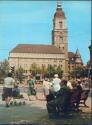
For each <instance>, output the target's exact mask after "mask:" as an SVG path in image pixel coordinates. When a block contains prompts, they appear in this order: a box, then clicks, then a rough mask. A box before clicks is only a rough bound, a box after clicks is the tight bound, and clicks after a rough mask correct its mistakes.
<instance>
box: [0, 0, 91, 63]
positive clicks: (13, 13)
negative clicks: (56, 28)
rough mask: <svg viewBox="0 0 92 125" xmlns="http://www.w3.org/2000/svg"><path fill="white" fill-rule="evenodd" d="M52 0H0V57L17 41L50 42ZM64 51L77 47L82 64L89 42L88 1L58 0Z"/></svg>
mask: <svg viewBox="0 0 92 125" xmlns="http://www.w3.org/2000/svg"><path fill="white" fill-rule="evenodd" d="M56 6H57V4H56V1H50V0H49V1H0V61H3V60H4V59H8V57H9V52H10V51H11V49H13V48H14V47H15V46H16V45H17V44H49V45H50V44H51V43H52V36H51V32H52V29H53V16H54V13H55V11H56ZM62 8H63V11H64V12H65V16H66V19H67V20H66V23H67V30H68V51H72V52H76V49H77V48H78V49H79V51H80V54H81V57H82V60H83V62H84V64H86V63H87V62H88V60H89V49H88V46H89V45H90V42H91V1H62Z"/></svg>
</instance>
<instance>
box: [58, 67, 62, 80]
mask: <svg viewBox="0 0 92 125" xmlns="http://www.w3.org/2000/svg"><path fill="white" fill-rule="evenodd" d="M57 74H58V75H59V77H60V78H62V75H63V70H62V67H61V66H60V65H59V66H58V67H57Z"/></svg>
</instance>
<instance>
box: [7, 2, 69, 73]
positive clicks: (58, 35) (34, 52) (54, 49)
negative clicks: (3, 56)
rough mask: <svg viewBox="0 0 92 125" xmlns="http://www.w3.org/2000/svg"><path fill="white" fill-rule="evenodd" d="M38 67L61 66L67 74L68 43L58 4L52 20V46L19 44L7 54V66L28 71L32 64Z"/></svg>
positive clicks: (62, 14)
mask: <svg viewBox="0 0 92 125" xmlns="http://www.w3.org/2000/svg"><path fill="white" fill-rule="evenodd" d="M34 63H35V64H37V66H39V67H42V66H44V67H48V65H52V66H61V68H62V70H63V72H64V74H67V73H68V42H67V27H66V17H65V14H64V12H63V10H62V7H61V5H60V4H57V8H56V12H55V14H54V18H53V30H52V45H31V44H19V45H17V46H16V47H15V48H14V49H12V50H11V51H10V53H9V64H10V66H11V67H13V66H14V67H15V69H18V68H19V67H20V66H21V67H22V68H23V69H24V70H26V71H29V70H30V67H31V66H32V64H34Z"/></svg>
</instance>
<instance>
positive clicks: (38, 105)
mask: <svg viewBox="0 0 92 125" xmlns="http://www.w3.org/2000/svg"><path fill="white" fill-rule="evenodd" d="M38 96H39V97H41V96H42V93H38ZM41 99H42V98H41ZM87 104H88V105H89V106H90V107H89V108H84V107H81V109H82V110H83V113H72V114H71V117H70V118H64V117H62V118H61V119H60V120H50V119H49V118H48V113H47V110H46V102H45V101H44V99H43V100H35V101H28V100H26V105H21V106H11V107H9V108H6V107H5V105H4V102H3V101H2V100H1V99H0V124H1V125H2V124H6V123H8V124H13V123H20V124H22V123H25V124H26V123H35V124H33V125H64V124H67V125H91V121H90V120H91V98H90V97H89V98H88V100H87Z"/></svg>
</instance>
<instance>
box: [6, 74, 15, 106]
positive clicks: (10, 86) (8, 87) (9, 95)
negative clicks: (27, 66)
mask: <svg viewBox="0 0 92 125" xmlns="http://www.w3.org/2000/svg"><path fill="white" fill-rule="evenodd" d="M14 84H15V80H14V79H13V78H12V73H8V77H6V78H5V79H4V97H5V102H6V107H9V104H10V100H11V98H12V89H13V88H14Z"/></svg>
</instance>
